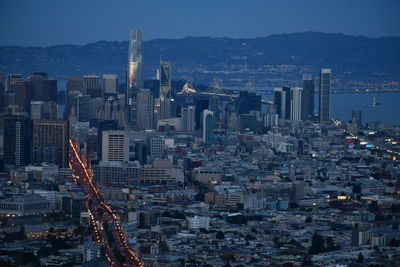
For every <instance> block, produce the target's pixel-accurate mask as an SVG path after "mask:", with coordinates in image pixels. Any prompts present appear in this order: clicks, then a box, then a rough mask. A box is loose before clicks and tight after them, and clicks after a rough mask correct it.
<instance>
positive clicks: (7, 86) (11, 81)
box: [5, 74, 24, 92]
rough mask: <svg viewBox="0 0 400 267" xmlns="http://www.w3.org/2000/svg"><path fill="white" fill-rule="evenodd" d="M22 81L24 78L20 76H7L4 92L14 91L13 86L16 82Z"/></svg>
mask: <svg viewBox="0 0 400 267" xmlns="http://www.w3.org/2000/svg"><path fill="white" fill-rule="evenodd" d="M23 80H24V78H23V76H22V74H8V75H7V78H6V82H5V91H6V92H9V91H14V89H13V84H14V83H15V82H16V81H23Z"/></svg>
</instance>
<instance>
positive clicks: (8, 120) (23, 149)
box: [4, 115, 32, 166]
mask: <svg viewBox="0 0 400 267" xmlns="http://www.w3.org/2000/svg"><path fill="white" fill-rule="evenodd" d="M31 151H32V120H30V119H29V118H27V117H24V116H21V115H5V116H4V164H6V165H9V166H25V165H29V164H30V163H31Z"/></svg>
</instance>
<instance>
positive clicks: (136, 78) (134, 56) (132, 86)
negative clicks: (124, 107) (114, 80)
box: [127, 30, 144, 97]
mask: <svg viewBox="0 0 400 267" xmlns="http://www.w3.org/2000/svg"><path fill="white" fill-rule="evenodd" d="M142 64H143V54H142V35H141V32H140V31H139V30H132V31H131V37H130V40H129V52H128V81H127V82H128V84H127V88H128V94H127V95H128V96H129V97H131V96H132V93H133V92H132V90H138V89H141V88H143V85H144V84H143V66H142Z"/></svg>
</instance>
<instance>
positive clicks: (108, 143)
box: [101, 131, 129, 161]
mask: <svg viewBox="0 0 400 267" xmlns="http://www.w3.org/2000/svg"><path fill="white" fill-rule="evenodd" d="M101 160H102V161H129V134H128V132H126V131H103V132H102V155H101Z"/></svg>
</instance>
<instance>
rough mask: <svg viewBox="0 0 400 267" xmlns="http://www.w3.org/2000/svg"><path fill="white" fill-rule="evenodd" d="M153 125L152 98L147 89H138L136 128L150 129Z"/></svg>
mask: <svg viewBox="0 0 400 267" xmlns="http://www.w3.org/2000/svg"><path fill="white" fill-rule="evenodd" d="M153 126H154V100H153V96H152V95H151V92H150V90H149V89H140V90H139V92H138V94H137V127H136V128H137V129H139V130H144V129H152V128H153Z"/></svg>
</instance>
